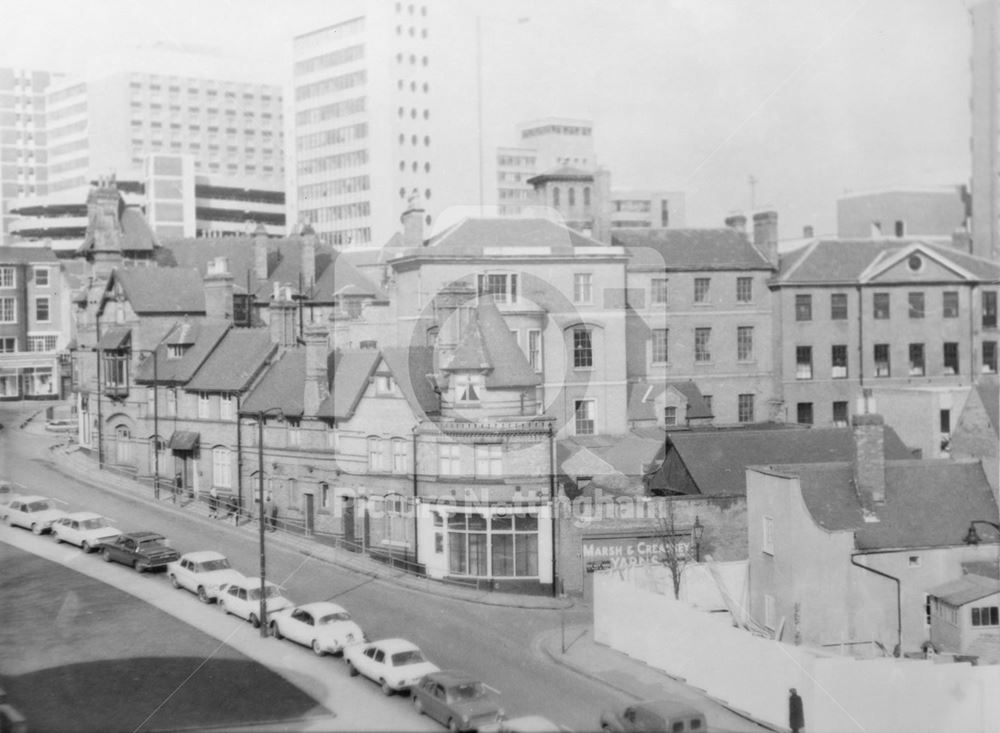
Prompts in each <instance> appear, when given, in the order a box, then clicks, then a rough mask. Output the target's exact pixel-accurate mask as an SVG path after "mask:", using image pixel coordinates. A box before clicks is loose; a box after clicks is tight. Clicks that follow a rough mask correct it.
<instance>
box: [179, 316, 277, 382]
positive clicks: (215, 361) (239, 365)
mask: <svg viewBox="0 0 1000 733" xmlns="http://www.w3.org/2000/svg"><path fill="white" fill-rule="evenodd" d="M276 349H277V346H276V345H275V344H274V343H272V341H271V334H270V332H269V331H268V330H267V329H266V328H232V329H230V330H229V331H227V332H226V334H225V336H223V337H222V340H221V341H220V342H219V343H218V345H217V346H216V347H215V350H214V351H212V353H211V354H210V355H209V357H208V358H207V359H206V360H205V361H204V363H202V365H201V368H200V369H198V371H197V372H196V373H195V375H194V376H193V377H192V378H191V380H190V381H189V382H188V383H187V385H186V389H188V390H189V391H192V392H195V391H197V392H243V391H245V390H246V389H248V388H249V386H250V383H251V381H252V380H253V378H254V376H255V375H256V374H257V373H258V372H259V371H260V370H261V368H262V367H263V366H264V364H265V363H266V362H267V360H268V359H270V358H271V356H272V355H273V354H274V352H275V350H276Z"/></svg>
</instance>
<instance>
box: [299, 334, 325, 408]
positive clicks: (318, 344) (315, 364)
mask: <svg viewBox="0 0 1000 733" xmlns="http://www.w3.org/2000/svg"><path fill="white" fill-rule="evenodd" d="M302 338H303V340H304V341H305V344H306V347H305V348H306V375H305V376H306V384H305V392H304V393H303V401H302V405H303V407H304V409H305V415H307V416H310V415H315V414H316V413H317V411H318V410H319V405H320V403H321V402H322V401H323V400H324V399H326V396H327V395H328V394H329V393H330V382H329V377H328V375H327V354H328V353H329V334H328V333H327V330H326V328H325V327H323V326H322V325H321V324H319V323H310V324H309V325H308V326H306V327H305V330H304V332H303V335H302Z"/></svg>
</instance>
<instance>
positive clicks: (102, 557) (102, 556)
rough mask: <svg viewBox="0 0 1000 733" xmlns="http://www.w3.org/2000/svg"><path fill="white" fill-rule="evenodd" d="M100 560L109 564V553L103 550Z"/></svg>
mask: <svg viewBox="0 0 1000 733" xmlns="http://www.w3.org/2000/svg"><path fill="white" fill-rule="evenodd" d="M101 559H103V560H104V562H111V553H110V552H109V551H108V550H105V551H104V552H102V553H101Z"/></svg>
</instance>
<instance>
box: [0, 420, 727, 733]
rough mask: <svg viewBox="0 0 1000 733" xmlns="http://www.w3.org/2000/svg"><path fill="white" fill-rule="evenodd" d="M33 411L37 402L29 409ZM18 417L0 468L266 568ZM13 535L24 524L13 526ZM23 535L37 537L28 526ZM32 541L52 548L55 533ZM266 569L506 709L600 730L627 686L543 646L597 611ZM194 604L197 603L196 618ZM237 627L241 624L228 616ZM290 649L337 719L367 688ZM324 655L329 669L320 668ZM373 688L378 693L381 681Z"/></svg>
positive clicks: (204, 610) (297, 568)
mask: <svg viewBox="0 0 1000 733" xmlns="http://www.w3.org/2000/svg"><path fill="white" fill-rule="evenodd" d="M26 409H29V410H30V409H37V408H32V406H31V405H29V406H28V408H26ZM19 422H20V420H18V419H17V417H16V416H15V415H12V412H11V410H10V409H9V408H8V409H6V410H5V409H4V408H2V407H0V423H4V424H6V425H7V426H8V429H5V430H2V431H0V476H6V477H7V478H10V479H13V480H14V481H16V482H18V483H20V484H23V485H24V486H26V487H28V488H31V489H32V490H37V492H38V493H40V494H43V495H47V496H52V497H55V498H58V499H61V500H63V501H66V502H67V503H68V508H70V509H74V510H79V509H88V510H92V511H97V512H100V513H102V514H104V515H106V516H108V517H110V518H112V519H113V520H114V521H115V523H116V526H118V527H119V528H120V529H123V530H131V529H154V530H156V531H159V532H161V533H162V534H164V535H166V536H167V537H169V538H170V540H171V543H172V544H173V546H174V547H176V548H177V549H178V550H180V551H181V552H186V551H192V550H200V549H213V550H218V551H220V552H223V553H224V554H226V555H227V556H228V557H229V558H230V559H231V560H232V562H233V564H234V566H235V567H236V568H237V569H239V570H240V571H242V572H244V573H246V574H248V575H258V574H259V573H258V557H259V553H258V544H257V542H256V541H255V540H254V538H253V537H251V536H249V535H248V534H246V533H243V532H240V531H237V530H235V529H233V528H232V527H230V526H223V525H222V524H221V523H219V522H213V521H212V520H208V519H205V518H203V517H200V516H193V515H190V514H185V513H183V512H179V511H176V510H173V509H172V508H169V507H162V506H157V505H155V504H151V503H148V502H147V501H146V500H145V499H143V498H136V499H131V498H127V497H123V496H120V495H117V494H115V493H111V492H107V491H104V490H101V489H97V488H94V487H91V486H89V485H87V484H85V483H81V482H78V481H74V480H72V479H71V478H68V477H66V476H63V475H62V474H61V473H59V472H58V471H56V470H55V469H54V467H53V464H52V462H51V456H50V450H49V448H50V446H51V445H52V444H53V443H54V442H57V441H58V438H53V439H49V438H47V437H46V436H38V435H33V434H28V433H25V432H22V431H20V430H18V429H17V428H16V425H17V424H18V423H19ZM7 531H8V532H17V531H19V530H16V529H10V528H7ZM23 534H24V535H25V536H26V537H28V538H30V535H29V533H27V532H24V533H23ZM30 539H36V540H39V541H47V542H49V543H50V544H53V545H54V543H52V542H51V540H49V539H48V538H47V537H45V538H30ZM26 541H27V540H26ZM63 551H64V552H68V553H69V554H70V556H71V557H72V558H78V559H72V560H71V562H73V563H76V565H74V567H79V568H81V569H82V568H84V567H85V566H96V567H97V568H98V569H100V570H101V571H103V570H104V569H105V568H107V569H108V570H115V571H116V572H117V573H118V574H119V576H120V575H121V574H126V575H129V577H131V576H132V575H133V571H131V570H129V569H127V568H123V567H117V566H116V567H111V566H106V565H105V564H104V563H100V562H99V561H97V560H96V558H95V557H91V556H82V555H81V554H80V553H79V552H78V551H75V550H72V551H71V550H70V549H69V548H63ZM74 553H76V554H74ZM267 567H268V578H269V579H271V580H273V581H275V582H277V583H280V584H281V585H283V586H284V587H285V588H286V589H287V591H288V596H289V597H290V598H292V599H293V600H294V601H295V602H297V603H305V602H309V601H316V600H334V601H336V602H337V603H340V604H341V605H344V606H345V607H346V608H348V610H350V611H351V613H352V614H353V615H354V617H355V618H356V619H357V620H358V621H359V623H360V624H361V626H362V628H363V629H364V630H365V632H366V633H367V634H368V636H369V638H372V639H378V638H384V637H390V636H402V637H404V638H408V639H410V640H411V641H413V642H415V643H417V644H418V645H419V646H420V647H421V648H422V649H423V650H424V652H425V654H426V655H427V656H428V657H429V658H430V659H431V660H432V661H434V662H435V663H436V664H438V665H439V666H441V667H442V668H456V669H462V670H465V671H467V672H469V673H471V674H474V675H476V676H478V677H479V678H481V679H483V680H484V681H485V682H487V683H488V684H490V685H491V686H493V687H495V688H497V689H498V690H500V692H501V693H502V695H503V701H504V707H505V709H506V712H507V714H508V716H516V715H526V714H540V715H544V716H546V717H548V718H550V719H552V720H554V721H556V722H557V723H559V724H561V725H563V726H566V727H568V728H570V729H572V730H580V731H586V730H593V729H595V728H596V726H597V722H598V720H599V715H600V712H601V710H603V709H606V708H609V707H613V706H615V705H618V704H620V703H621V702H623V696H622V695H621V694H620V693H618V692H616V691H614V690H612V689H610V688H608V687H606V686H605V685H603V684H601V683H598V682H596V681H593V680H591V679H589V678H586V677H583V676H581V675H579V674H577V673H575V672H573V671H571V670H569V669H567V668H565V667H563V666H561V665H558V664H554V663H553V662H552V660H550V659H549V658H548V657H547V656H546V655H545V654H544V652H542V651H541V650H540V649H539V648H538V645H537V640H538V638H539V636H540V635H542V634H543V633H545V632H550V631H552V630H553V629H558V628H559V626H560V622H561V619H560V614H561V613H565V614H566V615H565V621H566V623H568V624H574V623H576V624H578V623H589V622H590V610H589V608H586V607H577V608H573V609H570V610H568V611H565V612H560V611H551V610H533V609H519V608H518V609H515V608H506V607H497V606H486V605H481V604H475V603H469V602H467V601H461V600H456V599H452V598H449V597H447V596H443V595H434V594H431V593H422V592H419V591H414V590H410V589H407V588H402V587H399V586H397V585H393V584H392V583H390V582H385V581H381V580H373V579H371V578H369V577H366V576H362V575H359V574H355V573H353V572H351V571H349V570H346V569H343V568H340V567H337V566H333V565H330V564H328V563H325V562H322V561H320V560H316V559H313V558H309V557H305V556H303V555H302V554H300V553H298V552H296V551H294V550H291V549H287V548H284V547H281V546H280V545H278V544H277V543H272V544H270V545H269V547H268V551H267ZM141 583H142V586H143V587H144V588H145V589H146V590H148V591H149V594H148V598H149V600H150V601H151V602H153V603H155V604H157V605H158V606H160V607H164V608H168V609H169V608H176V607H178V604H180V605H182V606H184V608H185V615H184V616H183V618H184V620H186V621H188V622H189V623H193V624H194V625H196V626H197V627H198V628H201V629H203V630H206V631H208V629H207V627H206V626H205V625H204V624H206V623H209V622H210V621H211V622H212V623H215V622H217V621H218V620H219V619H220V618H221V614H219V613H218V611H216V609H215V607H214V606H213V607H207V606H203V605H201V604H199V603H198V602H197V601H196V600H195V599H194V597H193V596H190V594H187V593H184V592H181V591H176V590H174V589H173V588H171V587H170V585H169V583H168V581H167V580H166V578H165V577H164V576H163V575H162V574H160V575H159V576H141ZM187 609H193V610H192V611H190V613H192V614H194V615H193V616H191V617H190V619H189V618H188V617H187V615H186V614H187V613H188V611H187ZM171 612H173V611H171ZM229 623H230V625H231V624H232V623H234V621H233V620H232V619H229ZM209 633H211V632H209ZM242 635H243V636H247V635H249V636H251V637H252V636H253V632H252V631H250V630H249V625H246V626H245V628H244V629H243V634H242ZM227 638H228V637H227ZM260 641H261V642H262V643H265V644H268V645H270V646H271V647H272V648H273V646H274V645H276V644H279V642H276V641H275V640H271V639H267V640H260ZM284 646H285V649H286V652H285V653H286V654H287V655H291V656H287V658H285V657H283V658H282V660H281V664H280V665H279V667H281V666H282V665H284V666H283V667H282V669H283V670H284V672H285V673H294V674H301V673H303V672H305V674H307V675H309V674H314V675H318V676H320V677H321V678H323V679H324V680H327V681H329V680H335V681H336V684H334V683H333V682H331V683H330V684H331V685H333V687H331V688H330V689H331V690H334V691H335V693H336V694H335V696H334V698H331V699H330V700H321V702H323V704H325V705H328V707H330V709H333V710H335V711H336V712H337V714H338V716H339V715H341V714H342V713H343V710H341V709H338V705H341V706H342V703H343V702H344V700H345V699H346V700H347V701H348V702H347V704H348V705H351V704H352V703H353V698H354V696H356V695H357V694H359V690H358V685H364V684H365V681H364V680H350V679H348V678H347V676H346V672H345V670H344V668H343V667H344V665H343V664H342V663H341V662H340V661H339V659H338V660H333V659H329V658H328V659H322V660H319V659H314V658H313V657H312V654H311V652H309V651H308V650H305V649H299V648H297V647H295V646H294V645H292V644H289V643H288V642H284ZM317 662H319V663H321V664H322V667H315V666H314V665H315V664H316V663H317ZM273 663H274V662H273V661H272V664H273ZM307 669H309V670H311V671H306V670H307ZM326 670H330V671H329V672H326ZM331 675H332V676H331ZM370 687H371V688H372V689H377V688H376V687H375V685H374V684H371V685H370ZM329 694H334V693H329ZM345 695H347V697H346V698H345V697H344V696H345ZM328 703H329V704H328ZM379 704H382V705H396V706H399V705H407V704H408V702H407V700H406V698H405V697H404V698H399V699H395V700H385V699H384V698H382V699H380V700H379ZM413 720H414V722H413V728H412V729H416V728H417V727H423V724H424V723H425V721H426V719H419V718H414V719H413ZM710 722H711V717H710ZM373 728H374V729H378V728H379V726H377V725H375V726H373ZM393 729H397V728H395V727H394V728H393Z"/></svg>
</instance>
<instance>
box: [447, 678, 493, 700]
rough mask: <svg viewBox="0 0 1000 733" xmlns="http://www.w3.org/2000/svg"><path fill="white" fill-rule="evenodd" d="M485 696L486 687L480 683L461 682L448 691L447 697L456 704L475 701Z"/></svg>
mask: <svg viewBox="0 0 1000 733" xmlns="http://www.w3.org/2000/svg"><path fill="white" fill-rule="evenodd" d="M485 694H486V686H485V685H484V684H483V683H482V682H462V683H461V684H458V685H455V686H454V687H452V688H451V689H450V690H449V691H448V697H449V698H450V699H451V700H455V701H456V702H461V701H462V700H475V699H476V698H479V697H482V696H483V695H485Z"/></svg>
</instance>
